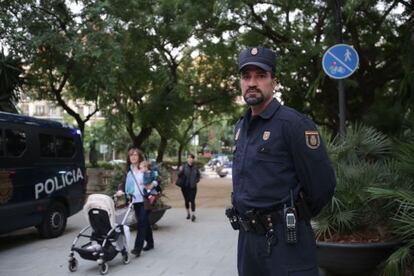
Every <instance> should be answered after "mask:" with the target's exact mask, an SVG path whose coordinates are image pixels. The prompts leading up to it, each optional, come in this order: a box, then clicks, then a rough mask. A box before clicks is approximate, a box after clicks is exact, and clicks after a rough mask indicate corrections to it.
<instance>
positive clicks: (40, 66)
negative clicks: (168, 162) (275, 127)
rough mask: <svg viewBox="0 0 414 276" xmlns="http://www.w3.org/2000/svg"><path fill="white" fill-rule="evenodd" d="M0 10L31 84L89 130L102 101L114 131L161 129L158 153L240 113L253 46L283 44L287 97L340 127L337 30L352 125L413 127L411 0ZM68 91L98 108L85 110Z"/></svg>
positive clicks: (4, 31)
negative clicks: (330, 69)
mask: <svg viewBox="0 0 414 276" xmlns="http://www.w3.org/2000/svg"><path fill="white" fill-rule="evenodd" d="M340 3H342V7H341V10H340V11H339V10H338V4H340ZM0 14H1V20H0V33H1V38H0V41H1V43H2V44H4V45H5V46H7V48H8V50H9V55H10V56H11V57H13V58H15V60H21V62H22V66H23V67H21V68H24V74H23V75H24V77H25V79H26V80H27V81H26V85H25V87H26V89H25V90H26V91H27V93H28V92H29V91H30V93H29V94H30V95H31V96H32V97H33V98H37V99H49V100H52V101H54V102H56V103H57V104H59V105H60V106H62V107H63V108H64V109H65V111H66V112H67V113H68V114H69V115H70V116H72V117H73V118H74V119H75V120H76V122H77V124H78V126H79V128H80V129H81V130H82V131H84V128H85V124H86V122H87V121H88V120H89V119H90V117H91V116H93V115H94V114H95V113H96V112H97V111H100V112H101V113H102V114H104V115H105V117H106V118H107V124H109V127H108V129H112V130H113V131H117V130H118V132H119V133H124V132H126V133H128V135H129V137H130V140H131V142H132V143H133V144H135V145H136V146H142V145H143V143H144V142H145V141H146V140H148V139H149V137H150V136H151V135H154V133H156V134H157V135H158V136H159V148H158V155H159V156H160V160H162V155H163V153H164V151H165V148H166V147H167V145H168V144H170V143H172V142H173V141H175V143H178V144H179V145H180V147H181V148H183V147H185V146H186V145H187V144H188V143H189V141H190V140H191V137H193V136H194V135H196V134H197V133H198V132H199V131H200V130H201V129H204V128H206V127H207V126H209V125H211V124H213V123H214V122H216V121H218V120H220V119H221V118H227V119H229V118H231V119H230V120H231V123H234V121H235V120H236V119H237V117H238V116H239V115H240V113H241V111H242V109H243V108H242V107H240V106H239V105H238V104H237V103H236V101H235V98H236V96H237V95H238V94H239V93H240V92H239V87H238V72H237V56H238V52H239V51H240V50H241V49H242V48H243V47H245V46H256V45H263V46H267V47H271V48H273V49H275V50H276V52H277V54H278V60H277V74H276V77H277V80H278V83H279V87H278V92H279V93H280V94H281V100H282V101H283V103H284V104H286V105H289V106H292V107H294V108H296V109H298V110H299V111H301V112H304V113H306V114H308V115H310V116H311V117H312V118H313V119H314V120H315V122H316V123H317V124H319V125H322V126H324V127H326V129H328V130H330V131H331V132H333V133H334V134H335V133H336V132H337V130H338V127H339V119H338V96H337V95H338V92H337V82H336V81H335V80H332V79H330V78H329V77H327V76H326V75H325V74H324V73H323V70H322V65H321V59H322V55H323V53H324V51H325V50H326V49H327V48H328V47H330V46H332V45H333V44H335V43H337V41H338V37H339V35H341V36H342V39H343V42H344V43H347V44H350V45H353V46H354V47H355V49H356V50H357V51H358V54H359V56H360V66H359V69H358V70H357V71H356V73H354V74H353V75H352V76H351V77H349V78H348V79H346V80H345V89H346V108H347V120H348V123H350V122H354V121H365V122H366V123H367V124H370V125H373V126H374V127H376V128H378V129H380V130H382V131H385V132H387V133H389V134H395V135H399V134H401V133H403V132H404V131H405V130H406V129H407V128H409V127H412V123H409V122H410V118H412V117H413V111H412V110H413V97H414V96H413V95H414V91H413V90H414V88H413V87H414V85H413V82H414V69H413V68H414V66H413V65H414V64H413V63H414V56H413V51H412V50H411V49H412V47H413V46H414V40H413V37H414V28H413V20H414V19H413V4H412V2H409V1H403V0H381V1H379V0H369V1H362V0H357V1H320V0H311V1H301V0H293V1H284V0H278V1H276V0H273V1H251V0H241V1H234V0H223V1H216V0H208V1H202V2H201V1H190V0H161V1H148V0H137V1H126V0H109V1H97V0H84V1H71V0H67V1H64V0H59V1H36V0H17V1H3V2H1V3H0ZM338 15H339V18H341V19H342V24H343V28H342V32H341V33H340V34H339V33H338V28H337V21H336V19H335V18H336V17H335V16H338ZM337 18H338V17H337ZM16 68H17V67H16ZM4 83H5V82H4V81H3V78H2V83H1V85H2V87H3V84H4ZM3 93H4V92H3V90H2V95H3ZM70 100H72V101H82V102H88V103H91V104H93V105H94V109H93V110H92V111H91V113H90V114H87V115H82V114H79V113H77V112H76V111H75V110H74V109H72V108H71V107H70V105H69V104H68V102H69V101H70ZM411 120H412V119H411ZM411 122H412V121H411ZM194 126H197V127H194Z"/></svg>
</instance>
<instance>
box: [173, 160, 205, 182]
mask: <svg viewBox="0 0 414 276" xmlns="http://www.w3.org/2000/svg"><path fill="white" fill-rule="evenodd" d="M182 176H184V177H185V182H184V183H185V184H184V187H188V188H197V183H198V182H199V181H200V177H201V176H200V170H199V169H198V168H197V166H196V165H195V164H193V165H192V166H190V165H188V163H186V164H185V165H183V170H182V171H179V173H178V177H182Z"/></svg>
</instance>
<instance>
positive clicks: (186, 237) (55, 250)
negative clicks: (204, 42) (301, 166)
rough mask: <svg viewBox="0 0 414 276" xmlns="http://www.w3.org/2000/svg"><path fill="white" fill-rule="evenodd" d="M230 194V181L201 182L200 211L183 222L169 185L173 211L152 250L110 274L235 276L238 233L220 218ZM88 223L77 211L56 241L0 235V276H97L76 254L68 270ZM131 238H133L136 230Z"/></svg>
mask: <svg viewBox="0 0 414 276" xmlns="http://www.w3.org/2000/svg"><path fill="white" fill-rule="evenodd" d="M230 190H231V180H229V179H210V178H207V177H206V178H203V179H202V181H201V182H200V184H199V192H198V195H197V204H198V206H199V207H200V208H198V209H197V220H196V222H194V223H192V222H190V221H189V220H186V219H185V215H186V212H185V210H184V208H182V205H183V201H182V197H181V193H180V190H179V189H178V188H177V187H176V186H175V185H171V186H170V187H167V189H166V190H165V194H166V196H167V197H166V199H165V201H166V203H167V204H170V205H171V206H172V207H173V208H171V209H169V210H167V212H166V213H165V215H164V216H163V217H162V219H161V220H160V221H159V222H158V223H157V225H158V229H157V230H155V231H154V240H155V249H154V250H151V251H148V252H143V254H142V255H141V256H140V257H139V258H135V257H133V258H131V262H130V263H129V264H127V265H125V264H123V263H122V258H121V255H117V256H116V257H115V258H114V259H113V260H112V261H110V262H109V272H108V275H145V276H158V275H159V276H175V275H184V276H187V275H194V274H197V276H204V275H205V276H207V275H208V276H231V275H237V268H236V249H237V233H236V232H235V231H233V230H232V229H231V226H230V224H229V223H228V222H227V218H226V217H225V215H224V206H225V205H227V204H228V202H229V197H230ZM86 225H88V223H87V220H86V218H85V216H84V215H83V213H78V214H76V215H75V216H73V217H70V218H69V219H68V225H67V229H66V231H65V233H64V234H63V235H62V236H61V237H58V238H56V239H50V240H43V239H39V237H38V235H37V232H36V229H35V228H27V229H23V230H19V231H15V232H12V233H9V234H6V235H2V236H0V276H9V275H13V276H26V275H31V276H35V275H39V276H52V275H53V276H55V275H100V273H99V269H98V265H97V264H96V262H94V261H88V260H84V259H81V258H80V257H79V255H77V254H76V258H77V259H78V261H79V267H78V270H77V271H76V272H73V273H71V272H69V270H68V255H69V252H70V248H71V245H72V242H73V240H74V238H75V237H76V236H77V234H78V233H79V231H80V230H81V229H82V228H83V227H85V226H86ZM131 234H132V237H133V238H135V234H136V232H135V231H132V232H131ZM82 244H83V243H82ZM78 245H79V244H78Z"/></svg>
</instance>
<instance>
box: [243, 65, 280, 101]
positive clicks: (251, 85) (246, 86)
mask: <svg viewBox="0 0 414 276" xmlns="http://www.w3.org/2000/svg"><path fill="white" fill-rule="evenodd" d="M275 86H276V80H275V79H274V78H272V76H271V74H270V72H266V71H264V70H262V69H261V68H259V67H257V66H254V65H249V66H247V67H246V68H243V70H242V72H241V78H240V87H241V90H242V95H243V98H244V101H245V102H246V103H247V104H248V105H250V106H255V105H259V104H261V103H263V102H264V103H267V102H269V101H270V100H271V99H272V97H273V90H274V89H275Z"/></svg>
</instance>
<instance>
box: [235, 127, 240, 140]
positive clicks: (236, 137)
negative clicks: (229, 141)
mask: <svg viewBox="0 0 414 276" xmlns="http://www.w3.org/2000/svg"><path fill="white" fill-rule="evenodd" d="M239 135H240V128H239V129H238V130H237V132H236V136H235V137H234V140H236V141H237V139H239Z"/></svg>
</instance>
